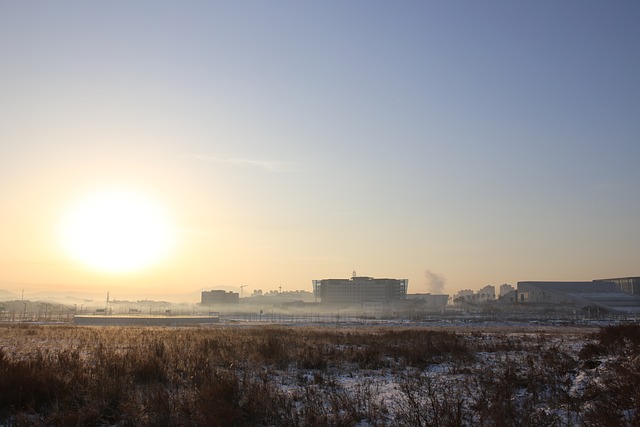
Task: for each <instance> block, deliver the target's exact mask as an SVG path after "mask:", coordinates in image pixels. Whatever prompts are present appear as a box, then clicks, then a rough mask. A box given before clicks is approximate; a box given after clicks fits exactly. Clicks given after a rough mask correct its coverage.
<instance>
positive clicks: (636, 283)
mask: <svg viewBox="0 0 640 427" xmlns="http://www.w3.org/2000/svg"><path fill="white" fill-rule="evenodd" d="M594 282H613V283H615V284H616V287H617V288H618V289H619V290H621V291H622V292H626V293H628V294H633V295H640V277H616V278H614V279H597V280H594Z"/></svg>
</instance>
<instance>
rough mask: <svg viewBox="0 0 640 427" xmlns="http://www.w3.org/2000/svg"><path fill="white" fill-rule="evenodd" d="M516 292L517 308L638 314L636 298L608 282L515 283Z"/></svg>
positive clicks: (639, 306)
mask: <svg viewBox="0 0 640 427" xmlns="http://www.w3.org/2000/svg"><path fill="white" fill-rule="evenodd" d="M516 292H517V296H516V301H517V303H518V304H535V305H547V306H562V307H565V308H588V307H596V308H598V309H602V310H604V311H609V312H627V313H629V312H634V313H636V312H640V296H637V295H632V294H629V293H626V292H622V291H621V290H620V289H619V288H618V286H617V285H616V283H614V282H612V281H599V280H598V281H592V282H533V281H527V282H518V289H517V291H516Z"/></svg>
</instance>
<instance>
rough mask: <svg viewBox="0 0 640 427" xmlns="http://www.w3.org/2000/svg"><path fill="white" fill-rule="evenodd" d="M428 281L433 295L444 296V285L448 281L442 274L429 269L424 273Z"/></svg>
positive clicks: (428, 287) (429, 289)
mask: <svg viewBox="0 0 640 427" xmlns="http://www.w3.org/2000/svg"><path fill="white" fill-rule="evenodd" d="M424 275H425V277H426V279H427V289H428V291H429V293H431V294H442V293H444V285H445V283H446V282H447V279H445V278H444V276H442V275H441V274H438V273H434V272H433V271H431V270H429V269H427V271H425V273H424Z"/></svg>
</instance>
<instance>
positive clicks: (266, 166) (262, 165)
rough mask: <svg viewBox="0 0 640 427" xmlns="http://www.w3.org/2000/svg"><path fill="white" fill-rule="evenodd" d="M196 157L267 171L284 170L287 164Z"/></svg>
mask: <svg viewBox="0 0 640 427" xmlns="http://www.w3.org/2000/svg"><path fill="white" fill-rule="evenodd" d="M194 157H195V158H196V159H198V160H202V161H205V162H211V163H220V164H228V165H233V166H246V167H255V168H259V169H262V170H265V171H267V172H284V166H285V164H284V163H283V162H279V161H275V160H265V159H242V158H223V157H216V156H207V155H202V154H197V155H195V156H194Z"/></svg>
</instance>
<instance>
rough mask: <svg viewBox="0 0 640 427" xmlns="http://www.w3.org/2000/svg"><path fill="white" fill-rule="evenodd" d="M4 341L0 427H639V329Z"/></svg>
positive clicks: (28, 335)
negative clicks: (115, 426) (184, 426)
mask: <svg viewBox="0 0 640 427" xmlns="http://www.w3.org/2000/svg"><path fill="white" fill-rule="evenodd" d="M0 329H1V330H0V378H1V379H2V387H0V425H43V426H45V425H46V426H57V425H122V426H124V425H140V426H152V425H153V426H156V425H170V426H173V425H179V426H180V425H194V426H199V425H202V426H205V425H206V426H316V425H323V426H325V425H334V426H386V425H393V426H476V425H479V426H503V425H504V426H507V425H508V426H601V425H616V426H618V425H620V426H633V425H640V413H639V411H638V410H637V408H639V407H640V391H638V388H637V384H638V383H640V327H639V326H638V325H622V326H611V327H604V328H602V329H600V330H597V331H595V330H589V329H582V330H579V329H569V328H560V327H559V328H551V329H542V328H539V329H532V328H531V327H528V328H521V329H513V328H503V329H492V330H489V331H488V330H480V329H479V328H476V329H473V328H466V329H455V328H450V329H442V328H440V329H429V328H423V327H416V326H414V327H408V326H404V327H372V326H367V327H363V326H360V327H342V328H331V327H326V328H323V327H309V326H282V327H265V326H262V327H253V326H252V327H236V326H231V325H219V326H215V327H192V328H141V327H106V328H101V327H69V326H44V325H41V326H29V327H15V326H7V325H5V326H0Z"/></svg>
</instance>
